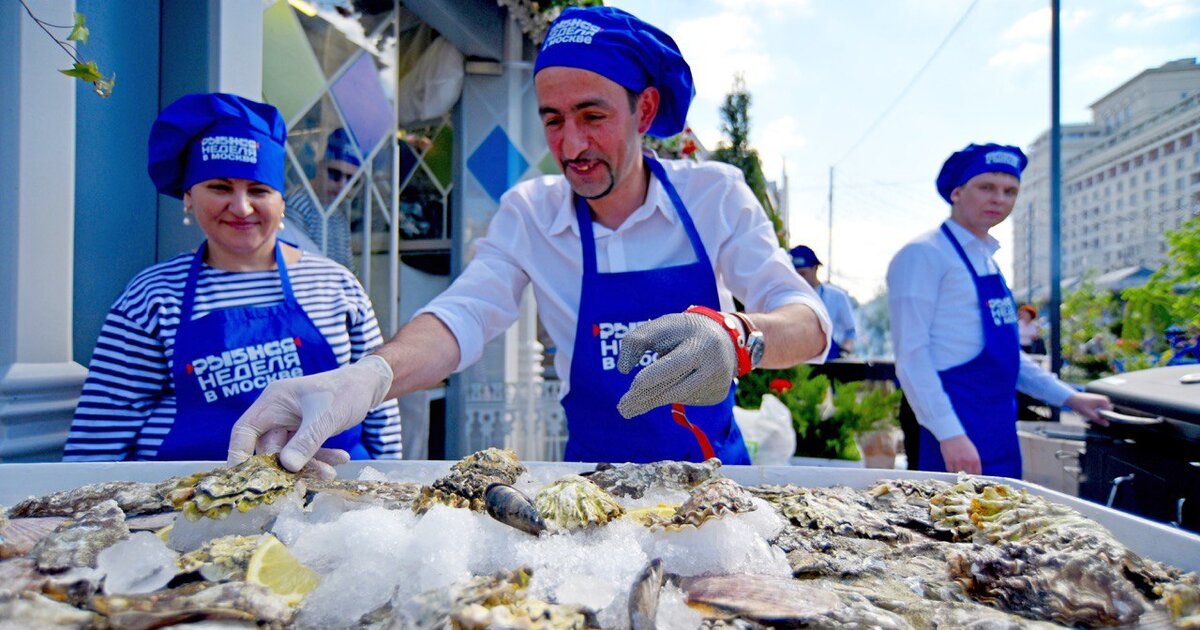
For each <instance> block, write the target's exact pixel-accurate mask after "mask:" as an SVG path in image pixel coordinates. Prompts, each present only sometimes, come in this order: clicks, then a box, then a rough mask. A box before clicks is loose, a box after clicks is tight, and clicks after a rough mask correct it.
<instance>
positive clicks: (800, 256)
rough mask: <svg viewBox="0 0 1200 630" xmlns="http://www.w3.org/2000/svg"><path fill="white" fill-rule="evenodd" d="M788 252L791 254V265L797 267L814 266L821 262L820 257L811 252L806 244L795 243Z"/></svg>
mask: <svg viewBox="0 0 1200 630" xmlns="http://www.w3.org/2000/svg"><path fill="white" fill-rule="evenodd" d="M788 253H789V254H791V255H792V266H793V267H795V268H797V269H799V268H801V267H816V266H817V265H820V264H821V261H820V259H818V258H817V255H816V254H815V253H813V250H812V248H811V247H809V246H807V245H797V246H795V247H793V248H792V249H791V250H790V251H788Z"/></svg>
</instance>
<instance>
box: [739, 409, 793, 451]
mask: <svg viewBox="0 0 1200 630" xmlns="http://www.w3.org/2000/svg"><path fill="white" fill-rule="evenodd" d="M733 419H734V420H735V421H736V422H737V423H738V427H740V428H741V429H742V438H743V439H744V440H745V441H746V449H747V450H748V451H750V461H751V463H754V464H757V465H759V466H787V465H788V458H789V457H791V456H792V454H794V453H795V452H796V432H795V429H793V428H792V412H791V410H789V409H788V408H787V406H786V405H784V404H783V403H782V402H781V401H780V400H779V399H778V398H776V397H775V396H774V395H773V394H763V397H762V406H761V407H759V408H758V409H742V408H741V407H734V408H733Z"/></svg>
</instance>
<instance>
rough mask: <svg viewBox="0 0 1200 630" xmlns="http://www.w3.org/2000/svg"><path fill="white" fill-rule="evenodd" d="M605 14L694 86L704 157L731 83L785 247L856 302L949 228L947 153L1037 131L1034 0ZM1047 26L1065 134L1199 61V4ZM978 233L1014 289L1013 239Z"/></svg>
mask: <svg viewBox="0 0 1200 630" xmlns="http://www.w3.org/2000/svg"><path fill="white" fill-rule="evenodd" d="M605 4H607V5H608V6H615V7H618V8H621V9H624V10H626V11H629V12H630V13H633V14H634V15H637V16H638V17H640V18H642V19H644V20H646V21H648V22H650V23H652V24H655V25H657V26H659V27H660V28H662V29H663V30H665V31H666V32H667V33H668V34H670V35H671V36H672V37H673V38H674V39H675V40H676V42H677V43H678V44H679V47H680V49H681V50H682V51H683V54H684V57H685V58H686V59H687V60H688V62H689V63H690V64H691V67H692V74H693V76H694V78H695V81H696V92H697V95H696V99H695V101H693V103H692V108H691V111H690V113H689V116H688V120H689V123H690V125H691V127H692V129H693V131H694V132H695V133H696V134H697V135H698V136H699V137H700V139H701V141H702V143H703V144H704V145H705V146H706V147H707V148H710V149H711V148H715V147H716V146H717V144H718V142H720V140H721V137H722V136H721V132H720V124H721V121H720V107H721V104H722V102H723V101H724V98H725V95H726V94H727V93H728V92H729V90H730V88H731V87H732V86H733V82H734V77H735V75H736V74H738V73H741V74H742V75H743V77H744V78H745V82H746V88H747V90H748V91H749V92H750V95H751V99H752V104H751V108H750V125H751V127H750V129H751V133H750V141H751V144H752V146H753V147H754V148H756V149H757V150H758V151H759V154H760V156H761V157H762V159H763V166H764V170H765V172H766V174H767V177H768V178H769V179H773V180H777V181H778V180H781V179H782V174H783V173H784V170H785V165H786V173H787V177H788V183H789V195H788V203H789V207H790V215H791V216H790V221H789V228H790V231H791V240H792V242H791V245H798V244H801V243H803V244H806V245H809V246H810V247H812V248H813V250H814V251H815V252H816V254H817V256H818V257H819V258H820V259H821V260H822V261H824V262H826V263H827V268H830V269H831V270H832V276H833V283H834V284H837V285H839V286H842V287H843V288H845V289H847V290H848V291H849V292H850V293H851V294H852V295H853V296H854V297H855V298H857V299H858V300H859V301H866V300H869V299H870V298H871V297H872V296H874V295H875V294H876V293H877V292H878V291H879V290H881V289H882V288H883V286H884V282H885V276H886V273H887V265H888V262H889V261H890V260H891V257H892V255H893V254H895V252H896V251H897V250H898V249H900V247H901V246H903V245H904V244H905V243H906V242H908V241H909V240H911V239H912V238H914V237H915V236H917V235H918V234H921V233H922V232H925V231H927V230H930V229H933V228H936V227H937V225H938V224H939V223H940V222H941V221H942V220H943V219H945V218H946V217H947V216H949V207H948V206H947V205H946V203H945V202H944V201H942V199H941V197H939V196H938V195H937V191H936V190H935V189H934V184H933V181H934V179H935V177H936V176H937V172H938V169H940V168H941V164H942V162H943V161H944V160H945V159H946V157H947V156H949V155H950V154H951V153H953V152H954V151H957V150H959V149H961V148H963V147H964V146H966V145H967V144H968V143H971V142H976V143H984V142H997V143H1000V144H1013V145H1017V146H1020V147H1022V148H1025V147H1028V146H1029V145H1031V144H1032V143H1033V141H1034V140H1035V139H1036V138H1037V136H1038V135H1039V134H1041V133H1043V132H1045V131H1047V130H1049V128H1050V8H1049V7H1050V3H1049V1H1048V0H606V2H605ZM1060 11H1061V13H1060V28H1061V31H1060V42H1061V43H1060V59H1061V70H1060V74H1061V87H1060V94H1061V95H1060V101H1061V105H1060V112H1061V113H1060V120H1061V121H1062V123H1063V124H1066V123H1072V122H1089V121H1090V120H1091V110H1090V109H1089V106H1090V105H1091V104H1092V103H1094V102H1096V101H1097V100H1099V99H1100V98H1101V97H1103V96H1104V95H1105V94H1107V93H1109V92H1110V91H1112V90H1113V89H1115V88H1117V87H1119V86H1120V85H1122V84H1123V83H1124V82H1126V81H1128V80H1129V79H1131V78H1133V77H1134V76H1136V75H1137V74H1138V73H1139V72H1141V71H1143V70H1145V69H1147V68H1152V67H1157V66H1160V65H1162V64H1164V63H1166V62H1168V61H1172V60H1175V59H1181V58H1188V57H1191V58H1194V57H1200V1H1198V0H1064V1H1062V2H1061V3H1060ZM964 16H965V17H964ZM960 20H961V24H959V22H960ZM956 24H959V25H958V28H957V29H956V30H955V25H956ZM952 30H953V35H952V36H951V37H950V38H949V39H947V35H950V34H951V32H952ZM943 42H945V43H944V46H942V44H943ZM939 46H941V48H940V50H939ZM935 51H937V52H936V55H935ZM922 68H924V70H923V71H922ZM919 72H920V74H919V75H918V73H919ZM914 78H915V81H914ZM910 84H911V85H910ZM906 86H908V88H907V92H905V90H906ZM902 93H903V97H902V98H900V99H899V100H897V98H898V97H900V96H901V94H902ZM885 112H886V115H884V114H885ZM831 167H832V168H833V231H832V248H831V247H830V230H829V220H830V212H829V201H828V198H829V192H830V191H829V189H830V186H829V180H830V168H831ZM992 234H993V236H995V237H997V238H998V239H999V240H1000V241H1001V244H1002V247H1001V250H1000V251H999V252H998V253H997V255H996V258H997V261H998V262H999V263H1000V265H1001V267H1002V269H1004V271H1005V273H1006V275H1008V276H1009V277H1011V275H1012V251H1011V248H1006V247H1004V245H1009V244H1010V243H1011V234H1012V230H1011V225H1010V224H1009V223H1008V222H1005V223H1004V224H1002V225H1000V226H999V227H997V228H996V229H994V230H993V232H992ZM821 277H822V279H824V278H825V275H824V274H822V276H821Z"/></svg>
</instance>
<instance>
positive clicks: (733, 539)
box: [0, 449, 1200, 630]
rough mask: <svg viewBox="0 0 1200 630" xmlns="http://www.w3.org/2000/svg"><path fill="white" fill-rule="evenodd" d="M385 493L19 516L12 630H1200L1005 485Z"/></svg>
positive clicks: (3, 599) (419, 486) (492, 471)
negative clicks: (180, 627) (197, 629)
mask: <svg viewBox="0 0 1200 630" xmlns="http://www.w3.org/2000/svg"><path fill="white" fill-rule="evenodd" d="M441 470H442V471H445V470H446V469H445V468H442V469H441ZM371 472H372V473H373V474H372V475H370V476H369V477H364V478H363V479H336V480H328V479H319V478H317V477H316V476H314V475H309V474H307V473H305V472H304V471H302V472H301V473H299V474H293V473H290V472H288V471H286V470H284V469H283V468H282V467H281V466H280V465H279V463H278V460H277V459H276V458H275V457H273V456H256V457H254V458H251V459H250V460H248V461H247V462H245V463H243V464H241V465H239V466H234V467H229V468H218V469H215V470H211V471H205V472H201V473H197V474H195V475H191V476H187V477H173V478H171V479H167V480H164V481H160V482H155V483H139V482H128V481H125V482H107V483H101V484H91V485H87V486H82V487H80V488H78V489H76V490H67V491H62V492H55V493H52V494H48V495H45V496H42V497H30V498H28V499H26V500H23V501H20V502H19V503H16V504H15V505H14V506H13V507H12V508H10V509H8V510H0V628H6V627H45V628H161V627H170V626H173V625H177V624H193V623H197V622H204V623H205V624H210V625H212V626H213V627H267V628H287V627H297V628H330V627H342V628H379V629H388V628H414V629H431V630H432V629H435V628H438V629H440V628H454V629H473V628H479V629H483V628H546V629H564V630H566V629H584V628H632V629H634V630H641V629H643V628H664V629H675V628H746V629H751V628H771V627H782V628H797V627H812V628H868V627H870V628H885V629H896V630H900V629H908V628H920V629H925V628H929V629H932V628H1054V627H1089V628H1094V627H1178V628H1200V577H1197V575H1196V574H1194V573H1187V572H1184V571H1182V570H1180V569H1177V568H1174V567H1171V566H1168V565H1166V564H1163V563H1161V562H1158V561H1155V560H1152V559H1149V558H1145V557H1142V556H1139V555H1138V554H1135V553H1134V552H1132V551H1131V550H1129V549H1128V548H1126V547H1125V546H1124V545H1122V544H1121V543H1120V542H1119V541H1118V540H1117V538H1116V537H1114V536H1113V535H1112V534H1111V533H1110V532H1109V531H1108V530H1106V529H1105V528H1104V527H1102V526H1101V525H1100V524H1099V523H1097V522H1095V521H1093V520H1091V519H1089V518H1087V517H1085V516H1084V515H1082V514H1080V513H1078V512H1076V511H1075V510H1072V509H1070V508H1068V507H1066V506H1063V505H1059V504H1056V503H1054V502H1052V501H1049V500H1047V499H1045V498H1044V497H1042V496H1039V495H1035V494H1031V493H1029V492H1028V491H1027V490H1024V489H1021V488H1018V487H1014V486H1010V485H1006V484H1003V483H999V482H997V481H996V480H993V479H985V478H978V477H969V476H966V475H960V476H959V477H958V478H957V479H956V480H955V479H952V478H949V477H947V478H948V479H950V481H942V480H937V479H926V480H904V479H898V480H891V481H882V482H878V483H875V484H874V485H872V486H871V487H868V488H862V489H856V488H851V487H846V486H833V487H801V486H798V485H793V484H783V485H770V484H757V485H743V484H740V483H737V482H736V481H734V480H733V479H730V478H729V477H726V476H724V475H723V474H722V470H721V468H720V462H719V461H717V460H709V461H708V462H704V463H700V464H693V463H686V462H657V463H653V464H622V465H617V466H612V465H607V464H602V465H600V466H598V467H597V468H596V470H594V471H583V472H582V473H581V474H563V471H562V470H561V469H559V470H552V469H550V468H545V469H536V467H535V469H534V470H531V469H529V468H527V467H526V466H525V465H524V464H522V462H520V461H519V459H518V458H517V456H516V454H515V453H514V452H512V451H509V450H503V449H487V450H484V451H480V452H477V453H474V454H472V455H470V456H468V457H466V458H463V459H462V460H460V461H458V462H456V463H454V464H453V465H452V466H450V467H449V470H448V471H447V472H445V474H443V475H441V476H440V477H437V478H436V479H435V478H433V477H434V475H429V477H428V478H427V479H426V481H427V483H422V482H419V481H414V480H412V479H395V480H393V479H391V478H386V479H385V475H383V474H382V473H379V472H378V471H371ZM437 474H440V473H437ZM181 532H184V534H186V537H187V541H189V542H187V543H183V542H180V541H181V540H182V538H181ZM131 567H132V568H131ZM152 573H157V574H158V575H160V576H161V577H160V578H155V579H152V580H147V579H141V578H143V577H145V576H149V575H151V574H152ZM184 627H186V626H184Z"/></svg>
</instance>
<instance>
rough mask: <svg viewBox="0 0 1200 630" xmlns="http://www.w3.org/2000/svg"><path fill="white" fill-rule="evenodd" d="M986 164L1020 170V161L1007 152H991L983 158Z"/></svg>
mask: <svg viewBox="0 0 1200 630" xmlns="http://www.w3.org/2000/svg"><path fill="white" fill-rule="evenodd" d="M984 159H985V160H986V161H987V163H988V164H1007V165H1008V166H1011V167H1013V168H1021V159H1020V158H1018V157H1017V156H1016V155H1015V154H1012V153H1009V152H1008V151H992V152H991V153H988V154H987V155H985V156H984Z"/></svg>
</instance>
